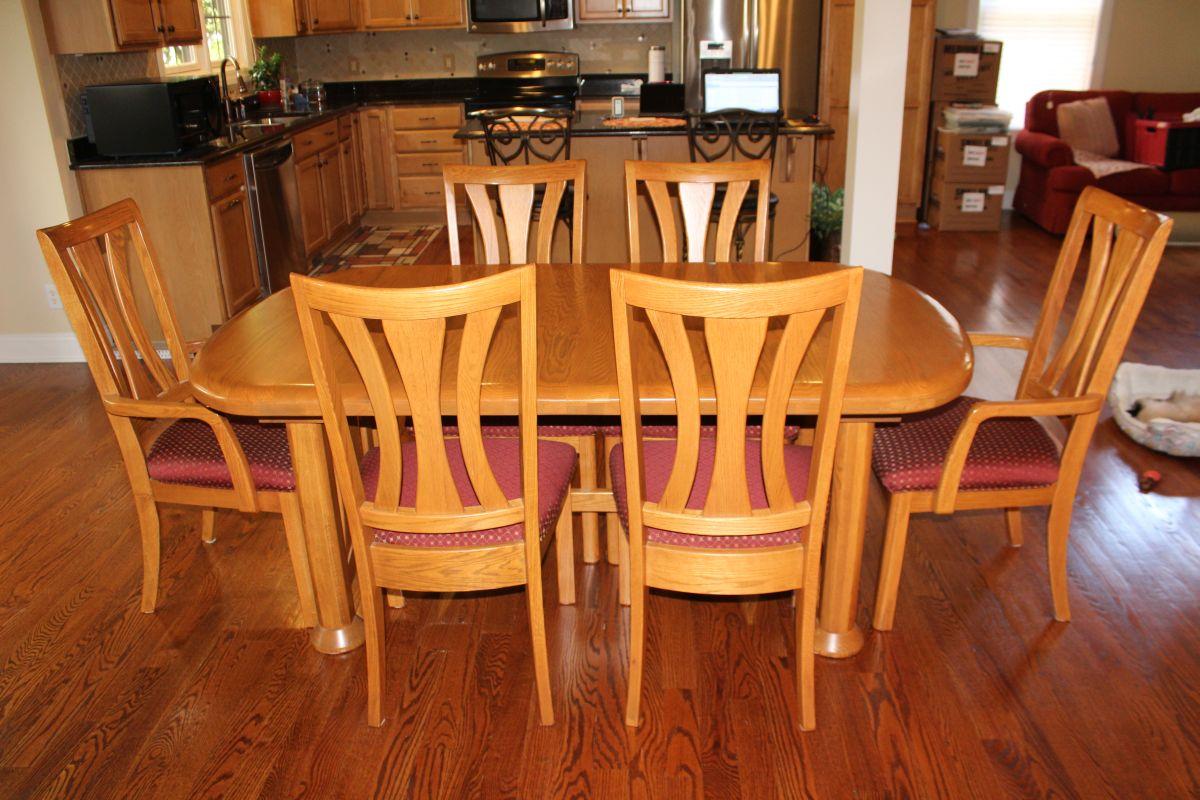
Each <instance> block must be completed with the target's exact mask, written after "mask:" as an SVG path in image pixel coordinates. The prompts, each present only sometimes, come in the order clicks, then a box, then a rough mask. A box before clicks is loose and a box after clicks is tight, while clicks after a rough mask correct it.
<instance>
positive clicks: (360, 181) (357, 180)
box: [350, 114, 367, 218]
mask: <svg viewBox="0 0 1200 800" xmlns="http://www.w3.org/2000/svg"><path fill="white" fill-rule="evenodd" d="M350 178H351V180H353V181H354V187H355V191H354V196H355V198H356V199H357V203H358V205H356V206H355V207H354V216H355V218H358V217H361V216H362V215H363V212H364V211H366V210H367V187H366V183H365V182H364V176H363V156H362V129H361V127H360V124H359V116H358V114H354V115H352V116H351V118H350Z"/></svg>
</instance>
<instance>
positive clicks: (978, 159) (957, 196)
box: [924, 30, 1011, 231]
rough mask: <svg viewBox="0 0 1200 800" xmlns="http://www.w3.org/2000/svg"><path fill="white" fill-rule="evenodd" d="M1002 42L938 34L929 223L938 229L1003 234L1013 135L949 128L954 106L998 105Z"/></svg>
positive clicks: (929, 165) (928, 160)
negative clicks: (947, 113)
mask: <svg viewBox="0 0 1200 800" xmlns="http://www.w3.org/2000/svg"><path fill="white" fill-rule="evenodd" d="M1001 50H1002V45H1001V43H1000V42H996V41H989V40H986V39H983V38H981V37H979V36H977V35H976V34H974V33H973V32H971V31H944V30H939V31H938V37H937V39H936V40H935V41H934V50H933V51H934V55H933V88H932V91H931V93H930V98H931V103H932V108H931V109H930V112H931V113H930V115H929V125H930V129H931V130H930V135H929V137H928V141H929V146H928V149H927V157H926V171H925V176H926V178H925V203H924V219H925V221H926V222H927V223H928V224H929V225H931V226H933V227H935V228H937V229H938V230H958V231H962V230H985V231H986V230H998V229H999V227H1000V204H1001V203H1002V202H1003V200H1004V182H1005V177H1006V175H1007V174H1008V151H1009V146H1010V144H1011V142H1010V137H1009V136H1008V133H1007V131H997V132H996V133H982V132H978V131H952V130H948V129H946V128H944V127H943V118H942V112H943V111H944V110H945V109H946V108H949V107H951V106H992V105H994V104H995V102H996V82H997V80H998V79H999V77H1000V53H1001Z"/></svg>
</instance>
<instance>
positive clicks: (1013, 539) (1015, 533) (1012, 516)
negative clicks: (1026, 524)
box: [1004, 508, 1025, 547]
mask: <svg viewBox="0 0 1200 800" xmlns="http://www.w3.org/2000/svg"><path fill="white" fill-rule="evenodd" d="M1004 522H1005V524H1006V525H1007V526H1008V546H1009V547H1020V546H1021V545H1023V544H1025V534H1023V533H1022V532H1021V509H1019V508H1006V509H1004Z"/></svg>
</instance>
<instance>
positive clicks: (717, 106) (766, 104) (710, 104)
mask: <svg viewBox="0 0 1200 800" xmlns="http://www.w3.org/2000/svg"><path fill="white" fill-rule="evenodd" d="M726 108H744V109H746V110H747V111H759V112H762V113H764V114H772V113H774V112H776V111H778V110H779V72H778V71H777V70H762V71H759V70H745V71H740V70H739V71H730V72H718V71H712V72H706V73H704V111H705V112H706V113H707V112H711V111H721V110H723V109H726Z"/></svg>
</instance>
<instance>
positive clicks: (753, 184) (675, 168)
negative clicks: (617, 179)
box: [625, 160, 771, 264]
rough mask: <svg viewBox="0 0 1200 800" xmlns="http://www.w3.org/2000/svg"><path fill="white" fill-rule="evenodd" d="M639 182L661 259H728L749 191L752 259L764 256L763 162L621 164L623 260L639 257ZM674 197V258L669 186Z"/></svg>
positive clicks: (767, 167) (766, 177) (766, 178)
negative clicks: (711, 237)
mask: <svg viewBox="0 0 1200 800" xmlns="http://www.w3.org/2000/svg"><path fill="white" fill-rule="evenodd" d="M639 186H644V187H645V191H646V193H647V194H648V195H649V198H650V207H651V209H652V210H653V212H654V218H655V221H656V222H657V223H658V229H659V236H660V241H661V242H662V252H663V261H668V262H669V261H691V262H703V261H717V262H728V261H733V260H734V258H733V255H734V252H733V239H734V234H735V232H736V230H737V227H738V224H739V222H738V221H739V219H740V218H741V207H742V203H743V201H744V200H745V199H746V196H747V194H748V193H750V192H751V191H753V192H754V197H755V208H754V217H753V222H754V252H753V256H754V257H753V260H754V261H766V259H767V238H768V237H767V227H768V225H767V223H768V220H769V217H770V214H769V203H770V197H771V164H770V162H768V161H764V160H754V161H715V162H712V163H703V164H686V163H677V162H660V161H626V162H625V216H626V222H627V226H628V230H629V259H630V261H631V262H633V263H635V264H636V263H639V262H640V261H641V260H642V254H641V223H640V220H639V216H640V215H639V214H638V196H639ZM718 187H719V188H720V189H721V198H722V205H721V209H720V213H719V214H717V215H716V222H717V233H716V239H715V241H714V248H713V251H714V252H713V256H712V257H711V258H709V257H708V256H707V252H708V248H707V245H708V238H709V237H708V233H709V227H710V222H711V220H712V219H713V207H714V203H715V200H716V197H717V193H718ZM671 188H674V189H675V192H676V194H677V197H678V204H679V211H680V213H679V217H681V219H682V224H683V251H682V252H683V258H680V234H679V227H680V226H679V223H678V222H677V221H676V214H675V209H674V207H673V205H672V202H671V195H670V189H671Z"/></svg>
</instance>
